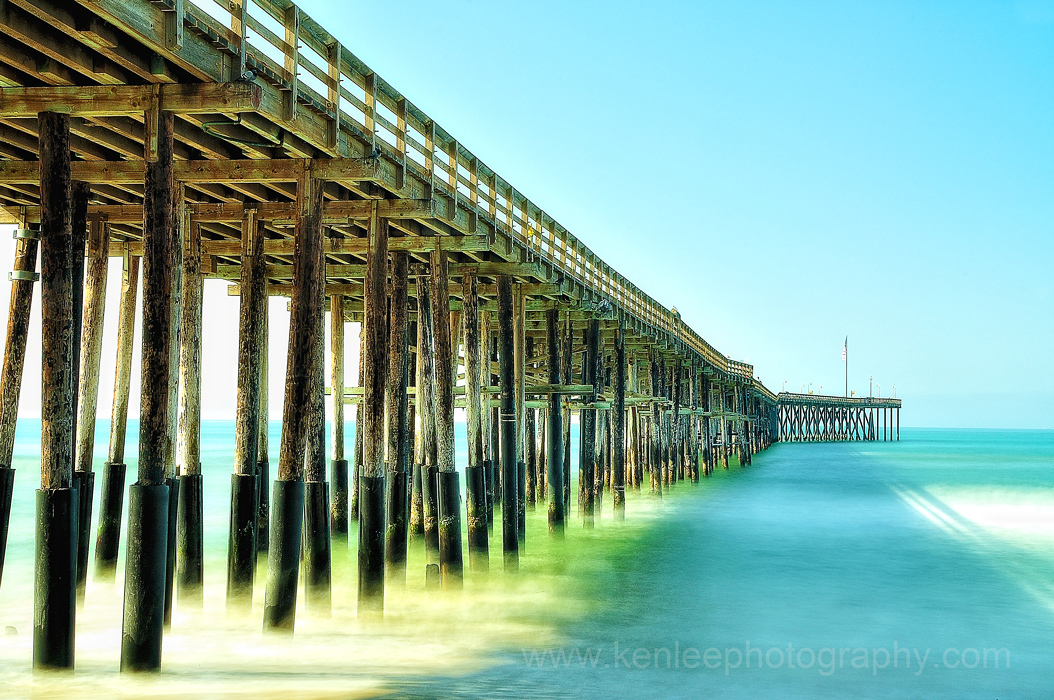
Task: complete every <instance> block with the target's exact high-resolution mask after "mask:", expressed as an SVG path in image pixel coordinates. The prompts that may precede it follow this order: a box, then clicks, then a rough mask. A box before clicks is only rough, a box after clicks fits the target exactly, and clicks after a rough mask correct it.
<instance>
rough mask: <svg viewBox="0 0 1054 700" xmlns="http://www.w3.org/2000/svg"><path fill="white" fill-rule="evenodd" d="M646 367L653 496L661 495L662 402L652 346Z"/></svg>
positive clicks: (658, 375) (657, 362) (650, 476)
mask: <svg viewBox="0 0 1054 700" xmlns="http://www.w3.org/2000/svg"><path fill="white" fill-rule="evenodd" d="M648 367H649V370H650V373H651V389H650V391H651V396H652V402H651V440H650V443H651V449H650V450H649V460H648V461H649V462H650V466H651V471H650V474H649V479H650V481H649V486H650V492H651V494H652V495H654V496H660V497H661V496H662V445H661V442H660V440H661V434H662V404H661V403H660V402H661V399H662V396H661V391H662V389H661V384H660V377H661V376H662V371H661V370H660V369H659V358H658V352H657V351H656V350H655V349H654V348H650V349H649V350H648Z"/></svg>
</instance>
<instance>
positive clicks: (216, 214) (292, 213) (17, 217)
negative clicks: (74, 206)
mask: <svg viewBox="0 0 1054 700" xmlns="http://www.w3.org/2000/svg"><path fill="white" fill-rule="evenodd" d="M236 162H238V163H246V164H248V165H251V164H252V163H253V162H254V161H236ZM255 162H260V161H255ZM262 162H263V163H280V162H282V161H262ZM8 163H10V161H7V162H5V163H3V164H0V170H2V169H3V168H4V166H5V165H7V164H8ZM137 163H138V162H125V163H121V164H117V163H105V164H102V165H96V166H95V167H94V168H83V169H82V170H81V171H78V174H83V175H86V176H87V180H91V179H92V171H98V172H110V171H109V168H110V167H111V166H113V165H120V166H121V167H124V166H128V165H133V166H135V169H136V170H137V172H139V173H140V175H141V174H142V168H140V167H139V166H138V164H137ZM187 163H222V161H184V164H183V165H179V164H177V166H176V170H177V172H179V171H180V169H181V168H182V167H184V166H185V164H187ZM34 165H35V163H34ZM77 165H79V163H78V164H76V165H75V168H74V169H75V170H76V166H77ZM187 167H189V166H187ZM271 167H272V168H273V167H274V166H271ZM14 171H15V170H14V168H9V169H8V172H12V173H13V172H14ZM26 171H27V172H28V166H27V167H26ZM261 172H263V171H261ZM95 177H101V175H98V174H96V175H95ZM176 179H177V180H179V179H180V178H178V177H177V178H176ZM221 179H222V178H221ZM251 179H252V177H251V176H250V177H249V180H251ZM294 179H295V178H294ZM87 180H82V181H87ZM184 181H185V180H184ZM110 182H112V180H111V181H110ZM374 202H376V205H377V211H378V213H379V215H380V216H381V218H384V219H429V218H433V216H434V211H435V209H434V205H433V203H432V202H431V201H429V200H427V199H382V200H370V199H362V200H354V201H329V202H324V203H323V204H322V223H323V225H326V226H339V225H342V224H345V225H346V224H349V223H351V222H352V221H365V220H367V219H369V218H370V213H371V212H372V210H373V206H374ZM246 209H252V210H254V211H255V215H256V218H257V220H259V221H268V222H270V223H271V224H273V225H274V226H279V227H280V226H293V225H294V224H295V222H296V204H294V203H293V202H256V203H252V204H242V203H240V202H221V203H191V202H188V203H187V205H186V211H187V212H188V213H189V214H190V217H191V221H192V222H193V223H217V222H230V223H233V222H240V221H241V220H242V217H244V216H245V210H246ZM0 212H2V215H3V218H2V219H0V223H11V224H15V223H19V222H21V221H24V222H25V223H27V224H34V223H38V222H39V221H40V207H39V206H30V207H15V206H3V207H0ZM88 216H93V217H98V218H103V219H105V220H106V221H108V222H109V223H111V224H114V223H130V224H138V223H141V222H142V221H143V206H142V205H141V204H91V205H89V206H88Z"/></svg>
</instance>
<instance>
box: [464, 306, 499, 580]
mask: <svg viewBox="0 0 1054 700" xmlns="http://www.w3.org/2000/svg"><path fill="white" fill-rule="evenodd" d="M480 325H481V328H480V330H479V332H478V333H477V336H478V337H477V341H478V345H477V350H476V353H477V354H476V364H477V365H478V379H477V381H478V386H479V387H480V391H481V392H483V394H482V396H480V415H479V422H480V426H481V431H480V432H481V435H480V441H481V448H482V452H483V455H482V456H483V488H484V502H485V508H486V519H487V530H488V545H487V548H488V550H489V548H490V545H489V537H490V535H489V533H490V532H491V531H492V530H493V529H494V493H495V492H494V477H495V474H494V464H495V460H496V459H497V450H496V449H495V445H494V441H493V439H492V436H493V435H495V434H496V433H495V428H494V426H493V425H492V422H493V416H494V412H493V411H491V408H490V396H491V394H490V391H489V390H490V387H491V385H492V381H491V377H492V375H491V367H490V362H489V361H488V357H489V353H488V351H489V350H490V327H491V313H490V311H483V312H482V313H481V314H480ZM468 361H469V360H468V353H467V351H466V354H465V362H466V363H467V362H468ZM466 490H467V486H466ZM487 568H488V569H489V568H490V555H489V551H488V557H487Z"/></svg>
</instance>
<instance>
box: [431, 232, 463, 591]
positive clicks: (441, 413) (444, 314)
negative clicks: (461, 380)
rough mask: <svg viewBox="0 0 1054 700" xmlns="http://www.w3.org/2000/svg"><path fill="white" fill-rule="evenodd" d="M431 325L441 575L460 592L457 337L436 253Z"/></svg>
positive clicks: (443, 263) (442, 263)
mask: <svg viewBox="0 0 1054 700" xmlns="http://www.w3.org/2000/svg"><path fill="white" fill-rule="evenodd" d="M431 269H432V290H431V292H432V321H433V323H434V324H435V328H434V332H435V336H434V338H433V341H432V342H433V346H434V348H435V363H436V364H435V399H436V414H435V415H436V457H437V459H436V462H437V464H436V466H437V467H438V469H439V573H440V577H441V580H442V585H443V587H444V588H454V589H460V588H461V587H462V585H463V582H464V575H465V574H464V557H463V553H462V549H461V488H460V485H459V483H458V473H457V471H456V470H455V468H454V377H455V374H456V368H457V360H456V359H452V358H454V357H455V356H454V350H453V347H452V345H453V343H454V336H453V335H452V333H451V327H450V326H451V323H450V321H451V319H450V313H449V311H448V310H449V308H450V296H449V294H450V285H449V283H448V277H447V260H446V253H444V252H443V251H442V250H434V251H432V255H431Z"/></svg>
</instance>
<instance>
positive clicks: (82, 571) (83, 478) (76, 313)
mask: <svg viewBox="0 0 1054 700" xmlns="http://www.w3.org/2000/svg"><path fill="white" fill-rule="evenodd" d="M72 191H73V218H72V225H71V229H70V230H71V232H72V239H71V241H70V246H71V255H70V264H71V268H72V270H71V271H72V274H73V307H72V311H73V367H72V372H73V435H74V450H73V458H74V467H73V488H74V489H75V490H76V491H77V601H78V603H80V604H83V603H84V583H85V580H86V579H87V573H88V544H89V538H90V535H91V512H92V496H93V494H94V491H95V473H94V472H93V471H92V470H91V463H90V461H89V463H88V469H87V470H86V471H82V470H81V469H80V462H79V461H78V460H77V443H79V441H80V430H78V425H79V423H78V420H79V418H80V416H79V413H78V411H79V404H80V377H81V340H82V338H83V331H84V323H83V318H84V316H83V314H84V251H85V247H86V242H87V231H88V199H89V198H90V196H91V189H90V188H89V187H88V185H87V184H86V183H84V182H74V183H73V186H72ZM87 422H88V424H89V426H90V427H89V429H90V430H91V431H92V432H93V433H94V431H95V414H94V413H93V414H92V416H91V419H90V421H87Z"/></svg>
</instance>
